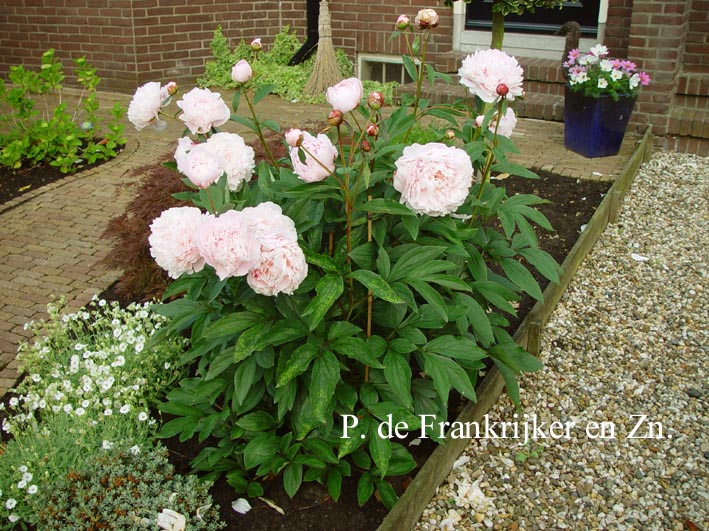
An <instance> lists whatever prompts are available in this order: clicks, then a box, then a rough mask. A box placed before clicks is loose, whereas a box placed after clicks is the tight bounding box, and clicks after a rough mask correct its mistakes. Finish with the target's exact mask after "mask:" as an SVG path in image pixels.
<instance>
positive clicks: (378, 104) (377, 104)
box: [367, 92, 384, 111]
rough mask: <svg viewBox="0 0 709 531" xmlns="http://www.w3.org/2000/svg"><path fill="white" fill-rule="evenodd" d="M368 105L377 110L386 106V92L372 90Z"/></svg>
mask: <svg viewBox="0 0 709 531" xmlns="http://www.w3.org/2000/svg"><path fill="white" fill-rule="evenodd" d="M367 105H369V107H370V108H371V109H374V110H375V111H376V110H377V109H381V108H382V107H383V106H384V94H382V93H381V92H370V93H369V96H368V97H367Z"/></svg>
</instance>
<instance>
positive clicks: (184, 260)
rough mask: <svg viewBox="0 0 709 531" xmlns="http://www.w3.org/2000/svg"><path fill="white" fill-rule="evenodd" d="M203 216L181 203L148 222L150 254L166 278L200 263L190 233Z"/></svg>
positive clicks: (199, 267)
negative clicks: (164, 272)
mask: <svg viewBox="0 0 709 531" xmlns="http://www.w3.org/2000/svg"><path fill="white" fill-rule="evenodd" d="M205 219H206V215H205V214H202V211H201V210H199V209H198V208H195V207H186V206H185V207H174V208H170V209H168V210H165V211H164V212H163V213H162V214H160V217H158V218H156V219H154V220H153V222H152V223H151V224H150V236H149V237H148V242H149V243H150V256H152V257H153V258H154V259H155V262H156V263H157V264H158V265H159V266H160V267H162V268H163V269H164V270H165V271H167V274H168V275H169V276H170V278H178V277H179V276H180V275H182V274H183V273H196V272H197V271H201V270H202V268H203V267H204V259H203V258H202V256H201V255H200V254H199V251H198V250H197V245H196V243H195V239H194V236H195V233H196V231H197V230H198V229H199V227H200V226H201V224H202V222H203V221H204V220H205Z"/></svg>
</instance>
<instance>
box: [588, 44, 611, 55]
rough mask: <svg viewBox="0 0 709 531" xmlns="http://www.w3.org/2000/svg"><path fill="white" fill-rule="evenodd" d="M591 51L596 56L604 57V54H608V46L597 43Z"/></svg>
mask: <svg viewBox="0 0 709 531" xmlns="http://www.w3.org/2000/svg"><path fill="white" fill-rule="evenodd" d="M590 52H591V54H592V55H593V56H594V57H603V56H604V55H608V48H607V47H606V46H604V45H602V44H596V45H595V46H594V47H593V48H591V50H590Z"/></svg>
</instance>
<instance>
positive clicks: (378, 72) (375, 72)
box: [357, 54, 413, 85]
mask: <svg viewBox="0 0 709 531" xmlns="http://www.w3.org/2000/svg"><path fill="white" fill-rule="evenodd" d="M357 61H358V67H357V72H358V73H359V78H360V79H365V80H372V81H380V82H382V83H388V82H390V81H395V82H397V83H399V84H401V85H403V84H405V83H411V82H412V81H413V79H411V77H409V75H408V74H407V73H406V69H405V68H404V65H403V63H402V62H401V57H397V56H393V55H377V54H359V56H358V57H357Z"/></svg>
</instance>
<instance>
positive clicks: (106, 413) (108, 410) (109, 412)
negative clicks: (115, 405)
mask: <svg viewBox="0 0 709 531" xmlns="http://www.w3.org/2000/svg"><path fill="white" fill-rule="evenodd" d="M111 415H113V410H112V409H111V408H109V407H107V408H106V409H104V410H103V416H104V417H110V416H111Z"/></svg>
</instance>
